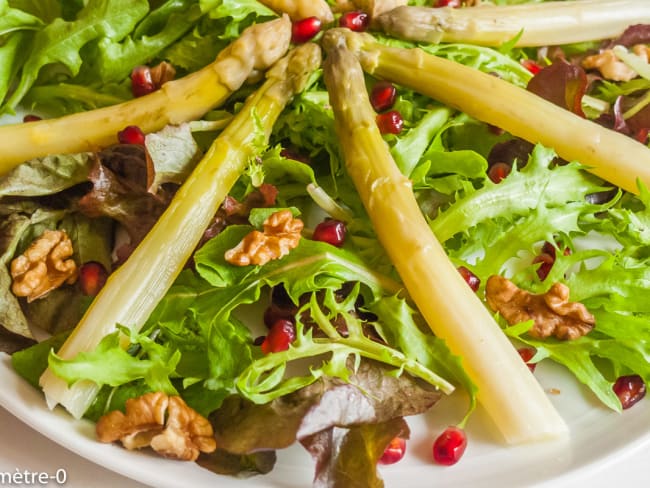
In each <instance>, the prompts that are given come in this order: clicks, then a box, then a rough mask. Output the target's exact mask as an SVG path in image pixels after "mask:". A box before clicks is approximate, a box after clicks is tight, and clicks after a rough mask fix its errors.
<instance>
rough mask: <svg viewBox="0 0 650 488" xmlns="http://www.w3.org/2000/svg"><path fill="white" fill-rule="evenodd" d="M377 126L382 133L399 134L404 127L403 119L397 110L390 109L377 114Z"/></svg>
mask: <svg viewBox="0 0 650 488" xmlns="http://www.w3.org/2000/svg"><path fill="white" fill-rule="evenodd" d="M377 126H378V127H379V132H381V133H382V134H399V133H400V132H402V128H403V127H404V119H403V118H402V114H400V113H399V112H398V111H397V110H391V111H390V112H384V113H383V114H378V115H377Z"/></svg>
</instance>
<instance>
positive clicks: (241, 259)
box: [225, 210, 303, 266]
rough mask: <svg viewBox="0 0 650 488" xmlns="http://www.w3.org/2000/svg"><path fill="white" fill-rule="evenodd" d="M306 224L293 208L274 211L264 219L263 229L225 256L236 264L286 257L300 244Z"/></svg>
mask: <svg viewBox="0 0 650 488" xmlns="http://www.w3.org/2000/svg"><path fill="white" fill-rule="evenodd" d="M302 228H303V223H302V220H300V219H294V218H293V215H292V214H291V210H280V211H279V212H275V213H272V214H271V215H269V217H268V218H267V219H266V220H265V221H264V231H263V232H260V231H258V230H254V231H252V232H251V233H249V234H247V235H246V236H245V237H244V238H243V239H242V240H241V242H240V243H239V244H237V245H236V246H235V247H234V248H232V249H229V250H228V251H226V254H225V259H226V261H228V262H229V263H230V264H234V265H235V266H248V265H249V264H256V265H263V264H266V263H268V262H269V261H271V260H272V259H280V258H281V257H283V256H286V255H287V254H288V253H289V251H291V249H293V248H295V247H297V246H298V244H299V243H300V237H301V235H300V232H301V231H302Z"/></svg>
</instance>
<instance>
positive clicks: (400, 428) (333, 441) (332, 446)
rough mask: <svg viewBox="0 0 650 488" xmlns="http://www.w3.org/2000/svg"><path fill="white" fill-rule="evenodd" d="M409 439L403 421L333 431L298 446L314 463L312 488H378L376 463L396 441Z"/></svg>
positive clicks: (325, 431) (379, 483)
mask: <svg viewBox="0 0 650 488" xmlns="http://www.w3.org/2000/svg"><path fill="white" fill-rule="evenodd" d="M397 436H399V437H403V438H408V436H409V428H408V425H407V424H406V421H405V420H404V419H403V418H401V417H400V418H395V419H390V420H387V421H385V422H381V423H378V424H366V425H359V426H354V427H350V428H339V427H332V428H330V429H327V430H324V431H321V432H318V433H316V434H314V435H311V436H309V437H307V438H305V439H302V440H301V441H300V443H301V444H302V445H303V446H304V447H305V449H307V450H308V451H309V453H310V454H311V455H312V457H313V458H314V460H315V461H316V473H315V475H314V483H313V486H314V487H315V488H381V487H383V486H384V482H383V480H382V479H381V478H380V477H379V473H378V472H377V468H376V466H377V461H378V460H379V458H380V457H381V455H382V454H383V453H384V450H385V449H386V447H387V446H388V444H389V443H390V441H391V440H393V439H394V438H395V437H397Z"/></svg>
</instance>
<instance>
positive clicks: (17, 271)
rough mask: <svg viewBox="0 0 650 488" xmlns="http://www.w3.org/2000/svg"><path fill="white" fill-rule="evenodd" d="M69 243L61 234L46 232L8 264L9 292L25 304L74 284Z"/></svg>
mask: <svg viewBox="0 0 650 488" xmlns="http://www.w3.org/2000/svg"><path fill="white" fill-rule="evenodd" d="M72 253H73V250H72V241H71V240H70V238H69V237H68V234H66V232H65V231H63V230H46V231H45V232H43V234H41V236H40V237H39V238H38V239H36V240H35V241H34V242H32V244H31V245H30V246H29V248H27V250H26V251H25V252H24V253H23V254H21V255H20V256H18V257H17V258H15V259H14V260H13V261H12V262H11V266H10V272H11V278H12V279H13V283H12V285H11V291H12V292H13V293H14V295H16V296H18V297H27V301H28V302H32V301H34V300H36V299H37V298H41V297H43V296H45V295H46V294H47V293H49V292H50V291H52V290H54V289H56V288H58V287H59V286H61V285H63V284H64V283H68V284H72V283H74V282H75V281H76V280H77V264H76V263H75V262H74V260H73V259H70V258H71V256H72Z"/></svg>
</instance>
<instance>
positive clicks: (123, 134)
mask: <svg viewBox="0 0 650 488" xmlns="http://www.w3.org/2000/svg"><path fill="white" fill-rule="evenodd" d="M144 139H145V137H144V132H142V130H141V129H140V127H138V126H137V125H129V126H127V127H125V128H124V129H123V130H121V131H119V132H118V133H117V140H118V141H120V144H139V145H140V146H144Z"/></svg>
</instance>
